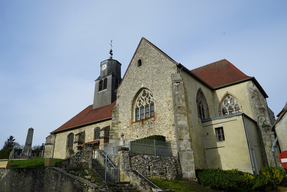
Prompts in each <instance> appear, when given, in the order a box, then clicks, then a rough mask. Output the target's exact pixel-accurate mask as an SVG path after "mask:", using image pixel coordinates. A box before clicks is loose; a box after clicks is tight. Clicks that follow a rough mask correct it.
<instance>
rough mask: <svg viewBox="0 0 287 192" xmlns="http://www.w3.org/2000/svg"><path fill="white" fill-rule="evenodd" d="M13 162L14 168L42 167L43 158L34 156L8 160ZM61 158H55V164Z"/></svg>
mask: <svg viewBox="0 0 287 192" xmlns="http://www.w3.org/2000/svg"><path fill="white" fill-rule="evenodd" d="M10 161H12V162H13V164H12V167H14V168H28V167H30V168H31V167H33V168H35V167H44V162H45V159H44V158H34V159H26V160H10ZM61 161H63V159H56V165H55V166H57V165H58V164H59V163H60V162H61Z"/></svg>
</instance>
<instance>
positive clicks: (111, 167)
mask: <svg viewBox="0 0 287 192" xmlns="http://www.w3.org/2000/svg"><path fill="white" fill-rule="evenodd" d="M99 153H100V154H99V155H100V156H101V157H102V158H104V163H103V159H101V160H100V157H98V158H97V159H98V160H99V162H100V163H101V164H102V165H103V166H104V168H105V176H104V179H105V181H114V182H118V181H119V180H120V170H119V168H118V167H116V165H115V164H114V163H113V162H112V161H111V160H110V158H109V157H108V155H107V154H106V153H105V152H104V151H102V150H99ZM108 175H109V179H108Z"/></svg>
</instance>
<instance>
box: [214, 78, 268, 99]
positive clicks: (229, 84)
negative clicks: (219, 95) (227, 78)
mask: <svg viewBox="0 0 287 192" xmlns="http://www.w3.org/2000/svg"><path fill="white" fill-rule="evenodd" d="M245 81H252V82H253V83H254V84H255V85H256V87H257V88H258V89H259V91H260V92H261V93H262V95H263V96H264V98H268V95H267V93H266V92H265V91H264V89H263V88H262V87H261V85H260V84H259V83H258V81H257V80H256V79H255V77H250V78H246V79H242V80H240V81H235V82H232V83H228V84H225V85H222V86H218V87H214V88H213V89H214V90H217V89H221V88H224V87H228V86H231V85H236V84H239V83H243V82H245Z"/></svg>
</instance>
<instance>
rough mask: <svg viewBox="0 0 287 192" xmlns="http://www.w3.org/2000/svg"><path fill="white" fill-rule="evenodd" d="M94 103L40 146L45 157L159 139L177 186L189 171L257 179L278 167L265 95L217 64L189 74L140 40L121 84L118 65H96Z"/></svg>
mask: <svg viewBox="0 0 287 192" xmlns="http://www.w3.org/2000/svg"><path fill="white" fill-rule="evenodd" d="M100 70H101V73H100V76H99V77H98V78H97V79H96V81H95V93H94V102H93V104H91V105H90V106H88V107H87V108H85V109H84V110H83V111H81V112H80V113H78V114H77V115H76V116H74V117H73V118H71V119H70V120H69V121H67V122H66V123H65V124H63V125H62V126H60V127H59V128H58V129H55V130H54V131H52V132H51V135H49V136H48V137H47V138H46V144H45V155H44V156H45V157H46V158H47V157H50V158H52V157H53V158H67V157H68V156H69V155H70V153H71V151H72V152H73V151H74V152H76V151H78V150H80V149H81V146H82V145H83V144H84V143H93V144H95V150H96V149H98V148H99V149H102V148H103V145H104V144H105V143H111V141H117V140H126V141H127V140H128V138H129V139H130V138H132V139H140V138H144V137H147V136H152V135H163V136H165V138H166V141H168V142H170V143H171V145H172V147H173V148H174V149H175V150H174V151H173V156H176V157H177V158H178V159H179V161H180V165H181V169H182V176H183V177H184V178H195V169H207V168H221V169H225V170H227V169H238V170H241V171H245V172H250V173H252V174H258V173H259V170H260V168H261V167H262V166H265V165H266V164H267V162H268V163H269V165H271V166H279V165H278V164H279V161H278V160H277V159H278V157H279V148H278V147H275V150H274V151H271V146H272V144H273V142H274V140H275V135H274V132H273V131H272V130H271V125H272V124H273V121H274V114H273V112H272V111H271V110H270V109H269V108H268V105H267V102H266V98H267V97H268V95H267V94H266V92H265V91H264V89H263V88H262V87H261V85H260V84H259V83H258V82H257V80H256V79H255V78H254V77H251V76H247V75H246V74H244V73H243V72H242V71H240V70H239V69H238V68H236V67H235V66H234V65H233V64H231V63H230V62H229V61H227V60H225V59H223V60H220V61H217V62H214V63H211V64H208V65H204V66H202V67H199V68H197V69H192V70H189V69H187V68H186V67H185V66H184V65H182V64H180V63H178V62H176V61H175V60H173V59H172V58H171V57H170V56H168V55H167V54H165V53H164V52H163V51H162V50H160V49H159V48H158V47H156V46H155V45H153V44H152V43H151V42H149V41H148V40H147V39H145V38H142V39H141V40H140V42H139V45H138V47H137V48H136V50H135V53H134V55H133V57H132V59H131V62H130V64H129V66H128V68H127V70H126V72H125V74H124V75H123V78H122V77H121V63H119V62H118V61H117V60H114V59H113V58H112V54H111V57H110V58H109V59H107V60H105V61H102V62H101V64H100Z"/></svg>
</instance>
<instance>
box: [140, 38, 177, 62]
mask: <svg viewBox="0 0 287 192" xmlns="http://www.w3.org/2000/svg"><path fill="white" fill-rule="evenodd" d="M142 39H144V40H145V41H146V42H148V43H149V44H150V45H151V46H153V47H154V48H155V49H156V50H158V51H159V52H161V53H162V54H163V55H164V56H166V57H167V58H168V59H169V60H171V61H172V62H174V63H176V64H179V63H178V62H176V61H175V60H174V59H173V58H171V57H170V56H169V55H168V54H166V53H165V52H164V51H162V50H161V49H160V48H158V47H157V46H156V45H154V44H153V43H152V42H150V41H149V40H147V39H146V38H144V37H142Z"/></svg>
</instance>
